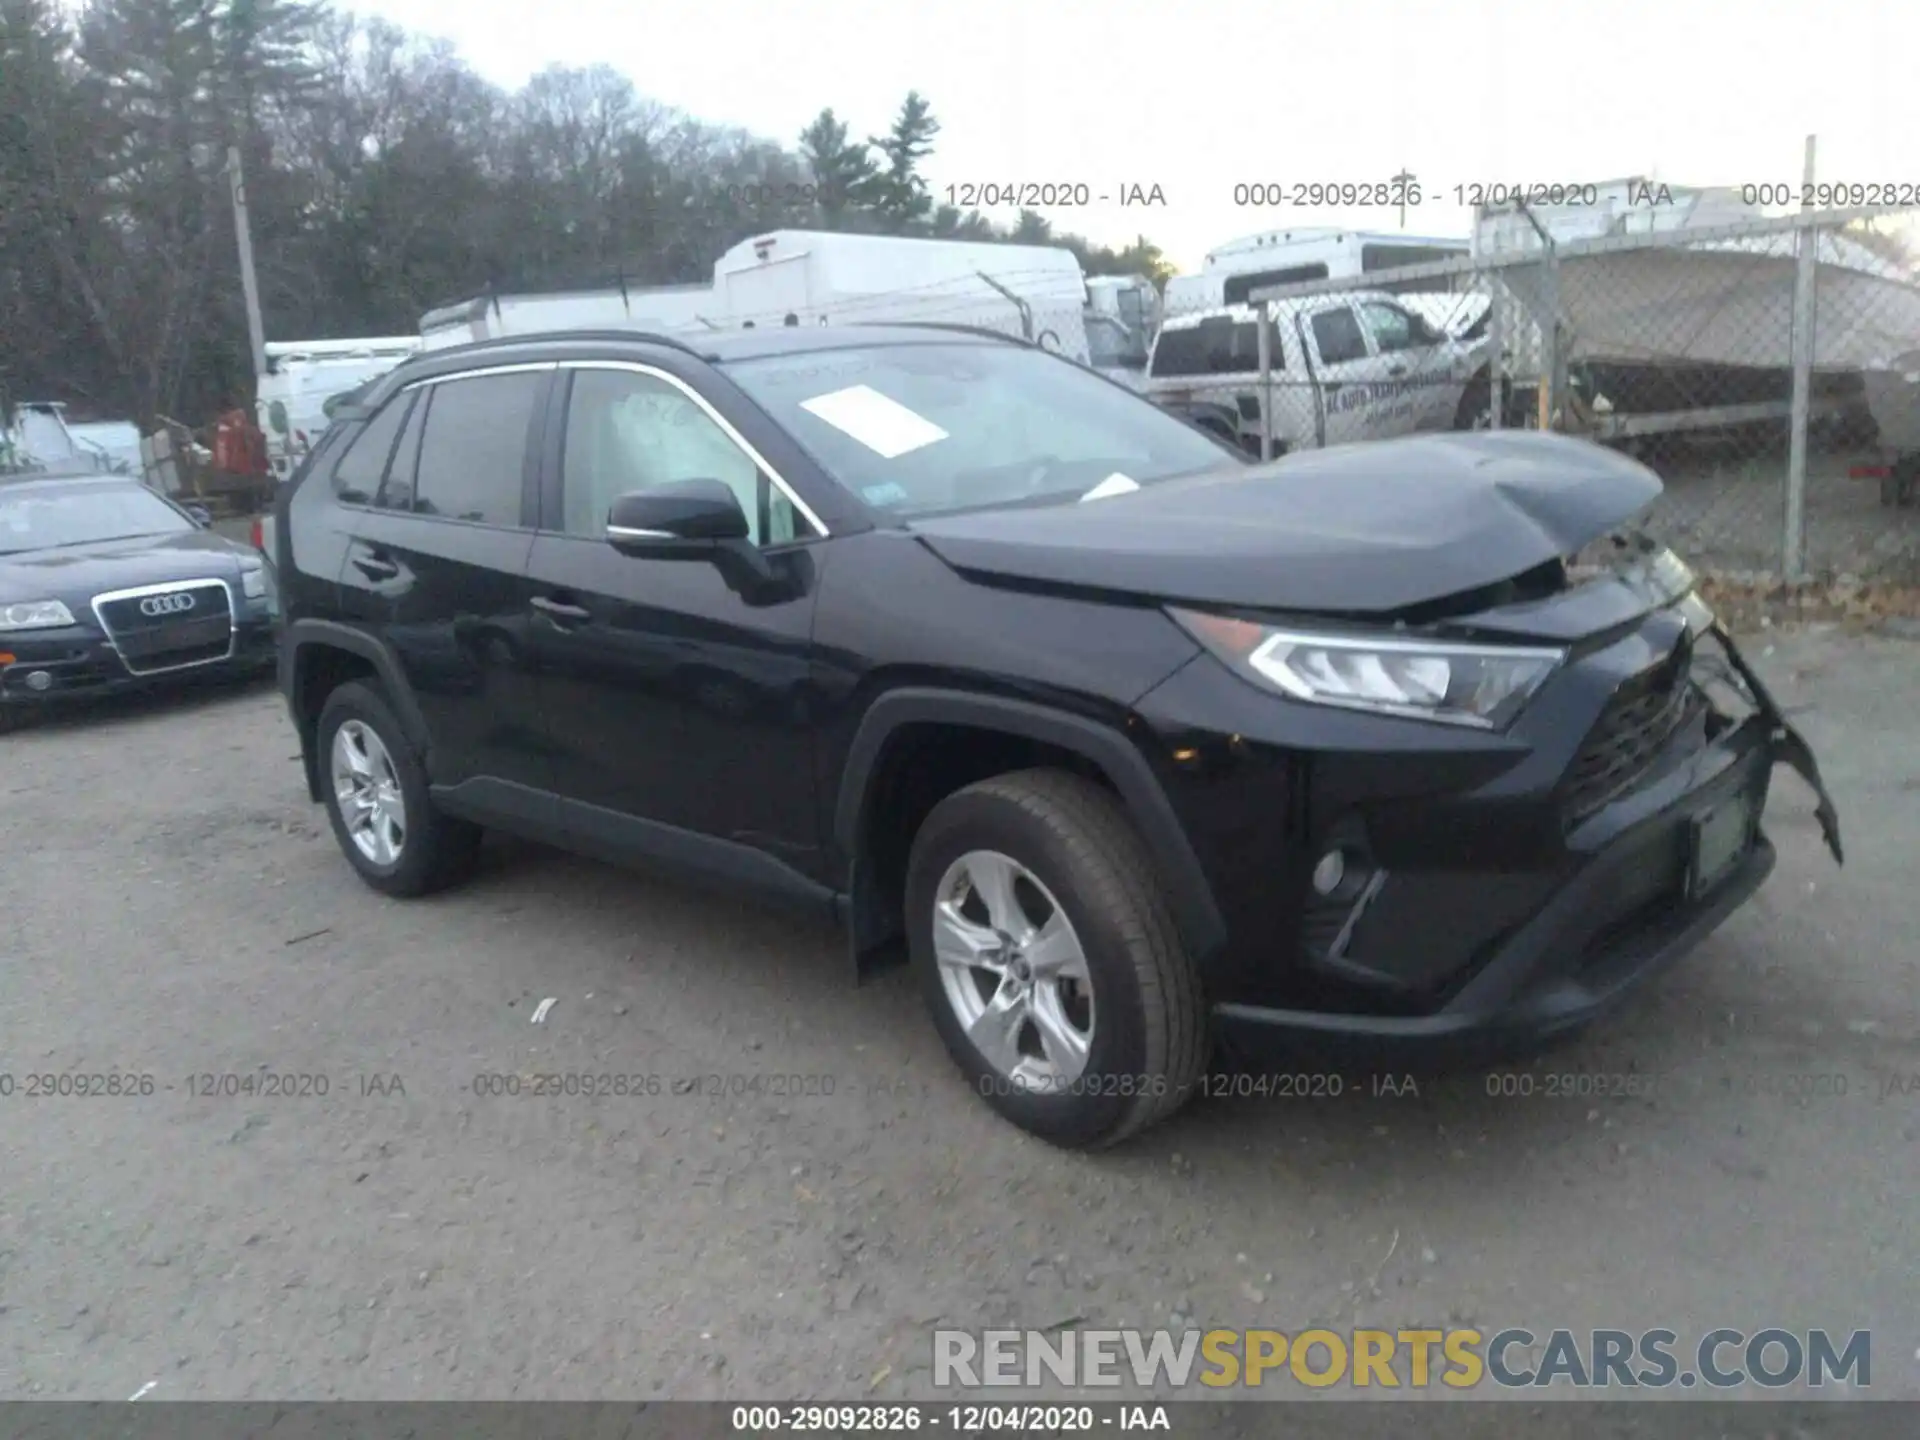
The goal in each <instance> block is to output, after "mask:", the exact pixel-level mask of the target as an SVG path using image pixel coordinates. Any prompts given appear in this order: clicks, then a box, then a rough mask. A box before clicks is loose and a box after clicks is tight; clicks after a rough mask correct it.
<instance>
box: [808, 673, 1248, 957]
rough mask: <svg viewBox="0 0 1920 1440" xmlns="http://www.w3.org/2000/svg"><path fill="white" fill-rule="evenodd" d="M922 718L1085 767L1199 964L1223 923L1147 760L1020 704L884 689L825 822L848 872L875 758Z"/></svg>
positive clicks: (1222, 937) (1084, 723)
mask: <svg viewBox="0 0 1920 1440" xmlns="http://www.w3.org/2000/svg"><path fill="white" fill-rule="evenodd" d="M926 722H938V723H944V724H949V725H966V726H972V727H975V728H977V729H981V730H989V731H998V732H1000V733H1003V734H1008V735H1017V736H1020V737H1022V738H1024V739H1029V740H1038V741H1042V742H1045V743H1047V744H1050V745H1057V746H1059V747H1060V748H1061V749H1063V750H1069V751H1072V752H1073V753H1074V754H1076V755H1080V756H1083V757H1084V758H1085V759H1087V760H1088V761H1091V762H1092V763H1093V764H1094V765H1096V766H1097V767H1099V770H1100V772H1101V773H1102V774H1103V775H1105V776H1106V777H1107V779H1108V781H1109V782H1111V783H1112V785H1113V787H1114V789H1115V790H1116V791H1117V792H1118V793H1119V796H1120V799H1121V803H1122V804H1124V805H1125V806H1126V809H1127V813H1128V815H1129V816H1130V817H1131V819H1132V821H1133V824H1134V826H1135V828H1136V829H1137V830H1138V831H1139V833H1140V836H1141V839H1142V840H1144V841H1145V843H1146V846H1147V851H1148V853H1149V854H1150V855H1151V856H1152V857H1153V861H1154V865H1155V868H1156V869H1157V870H1158V872H1159V876H1160V881H1161V884H1162V885H1163V886H1164V887H1165V890H1166V898H1167V904H1168V909H1169V910H1170V911H1171V912H1172V915H1173V920H1174V924H1175V925H1176V926H1177V927H1178V928H1179V931H1180V938H1181V941H1182V943H1183V944H1184V946H1185V947H1186V950H1187V953H1188V955H1190V956H1191V957H1192V958H1193V959H1194V961H1195V962H1196V963H1201V962H1204V961H1205V960H1206V959H1207V958H1208V957H1209V956H1211V955H1212V954H1213V953H1214V952H1215V951H1217V950H1218V949H1219V948H1220V947H1221V946H1223V945H1224V944H1225V943H1226V937H1227V929H1226V922H1225V921H1224V920H1223V919H1222V918H1221V914H1220V909H1219V906H1218V904H1217V903H1216V902H1215V900H1214V896H1213V888H1212V885H1211V884H1210V883H1209V882H1208V880H1207V876H1206V872H1205V871H1204V870H1203V869H1202V868H1201V865H1200V860H1199V857H1198V856H1197V855H1195V854H1194V851H1193V847H1192V845H1190V844H1189V843H1188V841H1187V836H1186V832H1185V831H1184V830H1183V829H1182V828H1181V826H1180V820H1179V817H1178V816H1177V815H1175V813H1174V810H1173V805H1172V803H1171V802H1170V801H1169V800H1168V799H1167V796H1166V792H1165V791H1164V790H1163V789H1162V788H1161V785H1160V781H1159V779H1158V778H1157V777H1156V776H1155V775H1154V773H1153V770H1152V768H1151V767H1150V766H1149V765H1148V763H1147V759H1146V756H1145V755H1143V754H1142V753H1141V752H1140V749H1139V748H1138V747H1137V746H1136V745H1134V743H1133V742H1132V741H1130V740H1129V739H1128V738H1127V737H1126V736H1125V735H1124V734H1122V733H1121V732H1120V731H1119V730H1116V729H1115V728H1113V727H1112V726H1110V725H1105V724H1102V723H1100V722H1099V721H1096V720H1091V719H1088V718H1086V717H1085V716H1081V715H1074V714H1070V713H1068V712H1066V711H1063V710H1056V709H1052V708H1050V707H1048V706H1044V705H1036V704H1033V703H1031V702H1029V701H1024V700H1013V699H1008V698H1005V697H1002V696H996V695H978V694H972V693H969V692H967V691H958V690H942V689H937V688H933V687H918V686H915V687H907V688H902V689H899V690H891V691H888V692H887V693H885V694H883V695H881V696H880V697H879V698H878V699H876V700H875V701H874V702H873V704H872V705H870V706H869V707H868V708H867V711H866V714H865V715H863V716H862V717H861V720H860V725H859V728H858V729H857V730H856V731H855V732H854V737H853V741H852V743H851V744H850V745H849V746H848V749H847V759H846V764H845V765H844V767H843V768H842V770H841V778H840V789H839V794H838V796H837V798H836V801H835V804H834V816H833V838H834V843H835V846H836V848H837V849H838V850H839V852H840V854H841V856H842V857H844V858H846V859H848V860H851V861H852V862H853V870H854V873H855V874H856V875H857V874H858V872H859V870H860V868H861V855H860V849H861V841H860V836H861V834H862V832H863V830H864V827H865V822H866V818H867V806H868V801H869V796H870V792H871V782H872V779H873V776H874V772H875V770H876V769H877V767H878V764H879V761H880V757H881V755H882V754H883V753H884V752H885V749H886V746H887V742H888V741H889V740H890V739H891V738H892V737H893V735H894V734H895V733H896V732H897V731H898V730H899V729H900V728H901V727H902V726H905V725H911V724H915V723H926ZM856 888H857V887H856ZM857 918H858V917H857V911H856V919H857Z"/></svg>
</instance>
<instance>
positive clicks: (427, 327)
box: [420, 285, 720, 350]
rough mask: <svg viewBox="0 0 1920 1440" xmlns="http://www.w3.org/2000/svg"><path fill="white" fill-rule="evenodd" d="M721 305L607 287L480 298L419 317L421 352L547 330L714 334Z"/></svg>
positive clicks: (702, 291) (682, 290)
mask: <svg viewBox="0 0 1920 1440" xmlns="http://www.w3.org/2000/svg"><path fill="white" fill-rule="evenodd" d="M718 307H719V301H718V299H717V298H716V296H715V295H714V289H713V286H711V285H655V286H651V287H648V288H644V289H643V288H636V287H631V286H608V287H606V288H605V289H600V290H558V291H553V292H551V293H548V294H544V295H478V296H475V297H474V298H473V299H471V300H461V301H459V302H457V303H455V304H452V305H443V306H441V307H440V308H439V309H437V310H429V311H428V312H427V313H426V314H425V315H423V316H421V317H420V338H421V342H422V346H423V348H425V349H427V350H443V349H445V348H447V347H448V346H450V345H466V344H470V343H471V342H473V341H475V340H486V339H490V338H492V337H493V336H497V335H535V334H539V333H540V332H542V331H545V330H577V329H581V328H584V327H597V326H605V327H608V328H612V329H628V328H631V329H635V330H657V331H666V332H668V333H671V332H674V331H678V330H710V329H718V328H720V316H719V314H718Z"/></svg>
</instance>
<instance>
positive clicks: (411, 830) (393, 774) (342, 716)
mask: <svg viewBox="0 0 1920 1440" xmlns="http://www.w3.org/2000/svg"><path fill="white" fill-rule="evenodd" d="M314 738H315V745H316V747H317V752H318V756H319V763H320V783H321V792H322V795H323V796H324V803H325V804H326V807H327V818H328V819H329V820H331V821H332V822H333V836H334V839H335V840H337V841H339V843H340V850H341V853H342V854H344V855H345V856H346V857H347V862H348V863H349V864H351V865H352V866H353V868H354V870H355V871H356V872H357V873H358V874H359V876H360V878H361V879H362V880H364V881H366V883H367V884H368V885H371V886H372V887H373V888H374V889H375V890H378V891H379V892H380V893H381V894H383V895H393V896H396V897H401V898H411V897H413V896H416V895H429V894H432V893H433V892H434V891H436V890H444V889H446V888H447V887H448V886H451V885H456V884H458V883H459V882H461V881H462V880H465V879H466V878H467V877H468V876H469V875H471V874H472V873H473V869H474V866H475V864H476V863H477V862H478V860H479V858H480V838H481V830H480V827H479V826H478V825H473V824H470V823H469V822H467V821H465V820H456V819H455V818H453V817H452V816H451V815H443V814H441V813H440V811H439V810H438V809H437V808H435V806H434V803H433V801H432V799H431V798H430V797H429V796H428V794H427V774H426V770H425V768H424V767H422V765H421V764H420V760H419V757H418V756H416V755H415V754H414V752H413V747H412V746H411V745H409V744H408V743H407V738H406V731H405V730H404V729H402V727H401V725H400V721H399V718H398V717H397V716H395V714H394V713H393V707H392V706H390V705H389V704H388V703H387V699H386V696H385V695H384V694H382V693H381V691H380V690H379V689H378V688H376V687H375V686H372V685H368V684H364V683H362V682H360V681H357V680H356V681H350V682H348V683H347V684H345V685H341V686H339V687H338V688H337V689H335V690H334V691H333V692H332V693H331V694H330V695H328V696H327V701H326V704H325V705H324V706H322V707H321V710H320V723H319V725H318V727H317V733H316V735H315V737H314ZM349 782H350V783H349ZM343 790H344V791H345V795H343ZM356 794H357V795H359V796H361V797H363V803H355V801H353V800H351V799H348V798H346V796H352V795H356ZM396 799H397V801H398V803H397V804H395V803H394V801H395V800H396Z"/></svg>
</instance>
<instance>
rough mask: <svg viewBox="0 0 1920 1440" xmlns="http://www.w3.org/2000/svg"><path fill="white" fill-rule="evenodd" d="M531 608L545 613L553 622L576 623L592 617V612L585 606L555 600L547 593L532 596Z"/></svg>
mask: <svg viewBox="0 0 1920 1440" xmlns="http://www.w3.org/2000/svg"><path fill="white" fill-rule="evenodd" d="M533 608H534V609H536V610H538V611H539V612H540V613H541V614H542V615H545V616H546V617H547V618H548V619H549V620H552V621H553V622H554V623H555V624H562V623H565V624H569V625H577V624H579V623H580V622H581V621H583V620H590V619H592V618H593V616H592V612H590V611H589V610H588V609H587V608H586V607H585V606H583V605H569V604H568V603H567V602H566V601H564V600H555V599H553V598H552V597H550V596H547V595H536V596H534V597H533Z"/></svg>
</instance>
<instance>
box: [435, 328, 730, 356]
mask: <svg viewBox="0 0 1920 1440" xmlns="http://www.w3.org/2000/svg"><path fill="white" fill-rule="evenodd" d="M575 340H625V341H629V342H631V341H635V340H638V341H640V342H642V343H644V344H647V345H664V346H666V347H667V348H668V349H669V350H680V351H684V352H685V353H686V354H688V355H693V356H696V357H699V358H702V359H704V358H705V357H706V352H705V351H703V350H699V349H696V348H695V347H694V346H692V345H689V344H688V343H687V342H686V341H684V340H682V339H679V338H678V337H676V336H673V335H665V334H660V333H657V332H655V331H652V330H614V329H609V328H607V327H605V326H588V327H582V328H580V329H575V330H538V331H534V332H533V333H531V334H528V335H489V336H487V338H486V339H484V340H469V341H466V342H465V343H463V344H460V345H447V346H443V347H441V348H440V349H438V350H425V351H422V352H420V356H419V357H416V358H423V359H428V358H432V357H433V356H436V355H456V354H458V355H469V354H472V353H473V352H474V351H476V350H502V349H506V348H508V347H510V346H515V345H541V344H555V345H558V344H565V343H567V342H570V341H575Z"/></svg>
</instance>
